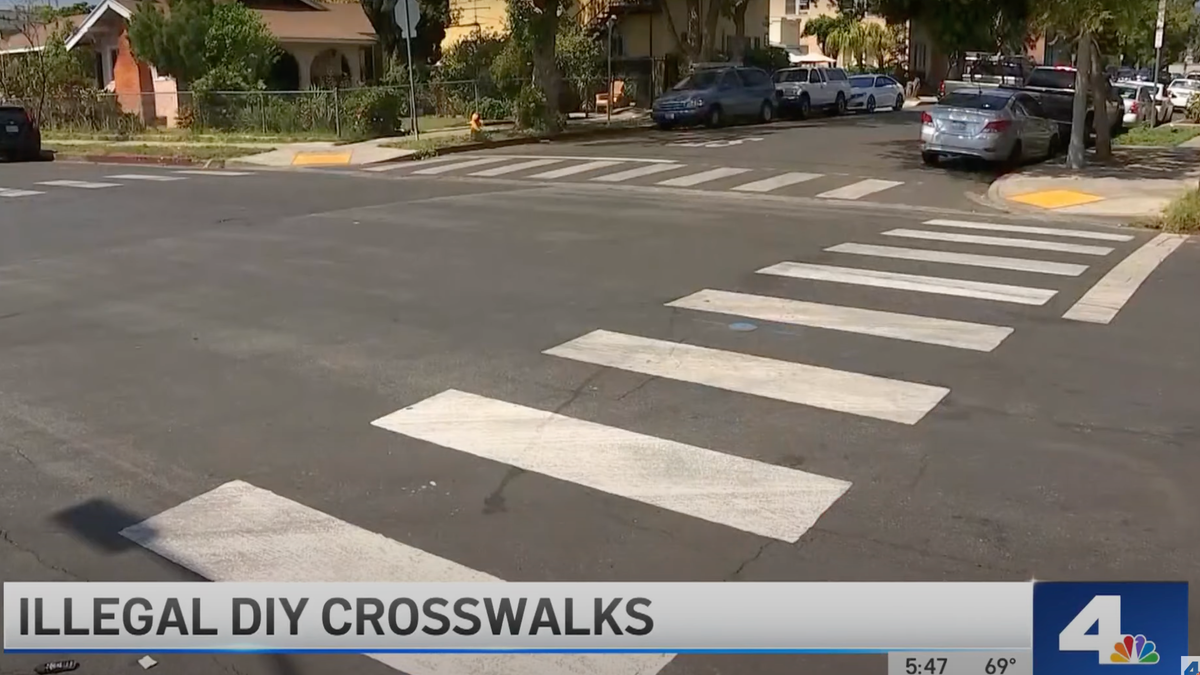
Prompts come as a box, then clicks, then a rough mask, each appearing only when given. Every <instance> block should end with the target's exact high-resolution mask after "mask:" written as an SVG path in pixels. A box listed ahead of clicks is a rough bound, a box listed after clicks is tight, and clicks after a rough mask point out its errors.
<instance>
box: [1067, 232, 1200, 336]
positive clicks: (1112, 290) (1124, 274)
mask: <svg viewBox="0 0 1200 675" xmlns="http://www.w3.org/2000/svg"><path fill="white" fill-rule="evenodd" d="M1186 240H1187V236H1186V235H1182V234H1160V235H1158V236H1157V237H1155V238H1153V239H1151V240H1150V241H1148V242H1146V243H1145V244H1144V245H1143V246H1142V247H1141V248H1139V249H1138V250H1136V251H1134V252H1133V253H1131V254H1130V255H1129V257H1128V258H1125V259H1124V260H1122V261H1121V262H1120V263H1118V264H1117V265H1116V266H1115V267H1113V268H1112V269H1111V270H1109V272H1108V274H1105V275H1104V277H1102V278H1101V279H1100V281H1098V282H1096V285H1095V286H1092V288H1091V289H1090V290H1088V292H1087V293H1085V294H1084V295H1083V297H1082V298H1080V299H1079V302H1077V303H1075V304H1074V306H1072V307H1071V309H1069V310H1067V313H1066V314H1063V318H1064V319H1070V320H1072V321H1086V322H1088V323H1109V322H1110V321H1112V320H1113V318H1115V317H1116V316H1117V312H1120V311H1121V308H1122V307H1124V306H1125V303H1127V302H1129V299H1130V298H1132V297H1133V294H1134V292H1136V291H1137V289H1138V288H1140V287H1141V285H1142V283H1143V282H1145V281H1146V279H1147V278H1149V277H1150V274H1151V273H1152V272H1154V270H1155V269H1156V268H1157V267H1158V266H1159V264H1161V263H1162V261H1163V260H1166V258H1167V256H1169V255H1171V253H1173V252H1174V251H1175V249H1177V248H1179V246H1180V244H1182V243H1183V242H1184V241H1186Z"/></svg>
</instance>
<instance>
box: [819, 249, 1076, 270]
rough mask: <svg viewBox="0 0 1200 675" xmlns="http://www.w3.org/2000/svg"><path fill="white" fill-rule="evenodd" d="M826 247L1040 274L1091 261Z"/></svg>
mask: <svg viewBox="0 0 1200 675" xmlns="http://www.w3.org/2000/svg"><path fill="white" fill-rule="evenodd" d="M825 250H826V251H829V252H831V253H852V254H855V255H870V256H876V257H879V258H895V259H897V260H920V261H923V262H938V263H946V264H948V265H968V266H970V267H989V268H992V269H998V270H1015V271H1018V272H1038V273H1040V274H1053V275H1057V276H1061V277H1077V276H1079V275H1080V274H1083V273H1084V271H1086V270H1087V268H1088V266H1087V265H1073V264H1071V263H1060V262H1050V261H1048V260H1029V259H1026V258H1004V257H1000V256H994V255H977V254H974V253H953V252H951V251H931V250H929V249H924V248H900V247H895V246H875V245H872V244H838V245H837V246H830V247H829V248H827V249H825Z"/></svg>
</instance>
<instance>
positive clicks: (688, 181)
mask: <svg viewBox="0 0 1200 675" xmlns="http://www.w3.org/2000/svg"><path fill="white" fill-rule="evenodd" d="M749 170H750V169H734V168H731V167H719V168H716V169H709V170H708V171H701V172H699V173H690V174H688V175H686V176H680V177H678V178H668V179H667V180H664V181H659V183H658V184H659V185H663V186H667V187H691V186H693V185H699V184H701V183H708V182H710V181H714V180H719V179H721V178H729V177H730V176H737V175H739V174H743V173H746V172H747V171H749Z"/></svg>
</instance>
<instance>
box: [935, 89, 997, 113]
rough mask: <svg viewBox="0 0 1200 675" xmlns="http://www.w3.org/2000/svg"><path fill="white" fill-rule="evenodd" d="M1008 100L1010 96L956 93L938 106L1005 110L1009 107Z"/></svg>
mask: <svg viewBox="0 0 1200 675" xmlns="http://www.w3.org/2000/svg"><path fill="white" fill-rule="evenodd" d="M1008 99H1009V97H1008V96H995V95H986V94H964V93H954V94H950V95H949V96H947V97H946V98H944V99H942V100H941V101H940V102H939V104H938V105H941V106H944V107H947V108H970V109H972V110H1003V109H1004V106H1006V105H1008Z"/></svg>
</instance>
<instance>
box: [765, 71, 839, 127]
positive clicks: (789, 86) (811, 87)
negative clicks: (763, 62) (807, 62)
mask: <svg viewBox="0 0 1200 675" xmlns="http://www.w3.org/2000/svg"><path fill="white" fill-rule="evenodd" d="M774 80H775V95H776V97H777V98H778V100H779V112H780V114H784V115H787V114H793V115H798V116H799V117H801V118H804V117H807V116H808V113H809V112H810V111H811V110H812V109H813V108H822V109H825V110H832V111H833V112H834V113H835V114H838V115H841V114H842V113H844V112H846V103H847V102H848V101H849V100H850V78H849V77H847V76H846V71H844V70H842V69H841V68H822V67H815V66H813V67H801V68H785V69H783V70H779V71H776V72H775V76H774Z"/></svg>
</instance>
